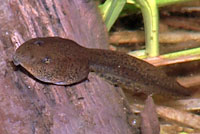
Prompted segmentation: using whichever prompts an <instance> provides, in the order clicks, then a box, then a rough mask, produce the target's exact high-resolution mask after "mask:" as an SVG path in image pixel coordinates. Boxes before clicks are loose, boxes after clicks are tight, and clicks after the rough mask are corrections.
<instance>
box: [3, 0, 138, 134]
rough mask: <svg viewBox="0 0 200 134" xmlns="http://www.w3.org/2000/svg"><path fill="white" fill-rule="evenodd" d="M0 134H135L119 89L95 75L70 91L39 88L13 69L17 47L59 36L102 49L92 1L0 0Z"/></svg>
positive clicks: (104, 40)
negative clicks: (27, 42) (39, 39)
mask: <svg viewBox="0 0 200 134" xmlns="http://www.w3.org/2000/svg"><path fill="white" fill-rule="evenodd" d="M0 3H1V5H0V18H1V21H0V65H1V66H0V124H1V125H0V133H1V134H32V133H33V134H131V133H137V132H136V129H135V127H134V126H133V125H132V122H133V121H134V115H133V114H132V113H131V112H130V110H129V107H128V104H127V102H126V99H125V97H124V94H123V92H122V91H121V89H120V88H116V87H113V86H112V85H109V84H108V83H107V82H105V81H104V80H102V79H101V78H99V77H98V76H96V75H94V74H90V75H89V77H88V79H89V80H88V81H85V82H82V83H80V84H76V85H72V86H56V85H49V84H45V83H40V82H38V81H36V80H35V79H33V78H32V77H30V76H28V75H27V74H25V73H23V72H22V71H20V70H17V71H15V70H14V68H13V67H12V66H11V62H12V56H13V54H14V52H15V49H16V47H17V46H19V45H20V44H22V43H23V42H25V41H27V40H29V39H31V38H34V37H45V36H60V37H64V38H69V39H72V40H75V41H76V42H77V43H79V44H81V45H83V46H85V47H96V48H106V46H107V36H106V34H105V33H106V30H105V27H104V25H103V23H102V21H101V17H100V15H99V14H98V13H97V9H96V6H95V4H94V3H93V2H92V1H90V0H0Z"/></svg>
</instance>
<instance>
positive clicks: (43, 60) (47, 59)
mask: <svg viewBox="0 0 200 134" xmlns="http://www.w3.org/2000/svg"><path fill="white" fill-rule="evenodd" d="M42 62H43V63H45V64H49V63H50V62H51V59H50V58H49V57H45V58H44V59H42Z"/></svg>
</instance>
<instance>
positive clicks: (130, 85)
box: [13, 37, 190, 96]
mask: <svg viewBox="0 0 200 134" xmlns="http://www.w3.org/2000/svg"><path fill="white" fill-rule="evenodd" d="M13 61H14V63H15V64H16V65H19V64H20V65H21V66H23V67H24V68H25V69H26V70H27V71H29V72H30V73H31V74H32V75H33V76H34V77H36V78H37V79H39V80H41V81H44V82H47V83H53V84H57V85H70V84H74V83H77V82H80V81H82V80H83V79H85V78H87V76H88V73H89V71H94V72H96V73H97V74H99V75H100V76H102V77H104V78H106V79H107V80H109V81H111V82H112V83H113V84H116V85H119V86H122V87H123V88H127V89H131V90H134V91H136V92H143V93H146V94H152V93H158V94H162V95H175V96H176V95H180V96H187V95H189V94H190V93H189V91H187V90H186V89H185V88H183V87H182V86H180V85H179V84H178V83H177V82H176V81H175V80H174V79H172V78H170V77H168V76H167V75H166V74H165V73H164V72H163V71H162V70H160V69H158V68H156V67H154V66H153V65H151V64H149V63H146V62H144V61H142V60H139V59H137V58H134V57H131V56H129V55H127V54H124V53H120V52H114V51H109V50H100V49H89V48H84V47H82V46H80V45H78V44H77V43H75V42H74V41H72V40H68V39H63V38H59V37H46V38H35V39H31V40H29V41H27V42H25V43H24V44H22V45H21V46H20V47H19V48H18V49H17V50H16V53H15V55H14V58H13Z"/></svg>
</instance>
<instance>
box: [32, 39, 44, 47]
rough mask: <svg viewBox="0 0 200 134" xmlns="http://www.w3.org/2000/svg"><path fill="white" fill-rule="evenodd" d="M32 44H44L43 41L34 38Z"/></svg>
mask: <svg viewBox="0 0 200 134" xmlns="http://www.w3.org/2000/svg"><path fill="white" fill-rule="evenodd" d="M33 44H35V45H39V46H41V45H42V44H44V41H42V40H36V41H35V42H34V43H33Z"/></svg>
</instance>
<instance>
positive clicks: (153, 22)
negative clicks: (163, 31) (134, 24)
mask: <svg viewBox="0 0 200 134" xmlns="http://www.w3.org/2000/svg"><path fill="white" fill-rule="evenodd" d="M135 1H136V2H137V4H139V5H140V9H141V11H142V15H143V20H144V28H145V42H146V55H147V56H149V57H154V56H158V55H159V42H158V9H157V5H156V1H155V0H135Z"/></svg>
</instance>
